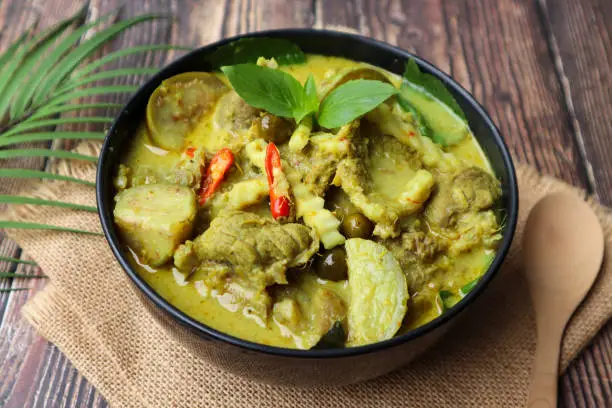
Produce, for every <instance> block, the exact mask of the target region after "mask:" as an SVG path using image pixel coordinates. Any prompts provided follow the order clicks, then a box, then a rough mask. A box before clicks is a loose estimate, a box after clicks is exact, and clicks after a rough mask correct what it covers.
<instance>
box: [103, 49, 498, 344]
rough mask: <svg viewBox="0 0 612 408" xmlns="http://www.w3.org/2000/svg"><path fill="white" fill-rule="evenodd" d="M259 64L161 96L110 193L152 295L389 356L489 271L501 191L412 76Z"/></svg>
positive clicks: (299, 339)
mask: <svg viewBox="0 0 612 408" xmlns="http://www.w3.org/2000/svg"><path fill="white" fill-rule="evenodd" d="M258 64H259V65H260V67H259V68H258V69H256V70H252V69H251V68H250V67H248V66H247V67H245V66H246V65H248V64H241V65H236V66H234V67H231V70H230V69H226V68H225V67H224V68H223V71H224V72H226V73H228V74H229V73H231V76H229V78H228V77H226V76H225V75H224V74H222V73H184V74H180V75H178V76H176V77H172V78H170V79H168V80H166V81H164V82H163V83H162V85H161V86H160V87H159V88H158V90H157V91H156V92H155V93H154V94H153V95H152V96H151V100H150V101H149V106H148V108H147V115H146V120H145V121H144V123H143V124H142V125H141V126H140V128H139V130H138V132H137V133H136V134H135V135H134V140H133V142H132V144H131V147H130V149H129V151H128V152H127V154H126V155H125V157H124V159H123V161H122V164H121V166H120V167H119V169H118V171H117V174H116V179H115V187H116V189H117V194H116V197H115V200H116V205H115V210H114V217H115V223H116V225H117V227H118V228H119V231H120V232H121V235H122V238H123V242H124V243H125V245H126V246H127V247H129V249H130V250H131V252H132V254H133V263H134V265H135V267H136V268H137V270H138V272H139V274H140V275H141V276H142V277H143V279H144V280H146V281H147V282H148V284H149V285H151V286H152V288H153V289H155V290H156V291H157V292H158V293H160V294H161V295H162V296H163V297H164V298H165V299H167V300H168V301H169V302H170V303H171V304H173V305H174V306H175V307H177V308H178V309H180V310H182V311H183V312H185V313H187V314H188V315H190V316H192V317H193V318H195V319H197V320H199V321H201V322H203V323H205V324H207V325H209V326H211V327H213V328H215V329H217V330H220V331H223V332H225V333H228V334H230V335H234V336H237V337H240V338H243V339H246V340H250V341H253V342H258V343H262V344H268V345H272V346H278V347H289V348H313V347H314V348H328V347H343V346H346V347H354V346H360V345H364V344H369V343H374V342H379V341H383V340H386V339H389V338H391V337H393V336H395V335H397V334H400V333H403V332H405V331H408V330H411V329H413V328H415V327H418V326H421V325H423V324H425V323H427V322H429V321H431V320H432V319H434V318H436V317H437V316H439V315H440V314H441V313H444V311H445V310H447V309H448V308H449V307H452V306H453V305H454V304H455V303H457V302H458V301H459V300H460V299H461V298H462V297H463V296H465V294H466V293H467V292H468V291H469V290H470V289H471V288H472V287H473V286H474V285H475V282H477V281H478V279H479V278H480V277H481V276H482V274H483V273H484V272H485V271H486V270H487V268H488V267H489V264H490V262H491V260H492V258H493V256H494V254H495V251H496V247H497V243H498V241H499V239H500V237H501V235H500V230H501V227H500V220H499V219H498V217H497V214H496V212H495V205H496V202H497V201H498V199H499V197H500V195H501V186H500V183H499V181H498V180H497V179H496V178H495V177H494V175H493V173H492V171H491V168H490V166H489V163H488V161H487V159H486V157H485V156H484V155H483V153H482V151H481V149H480V147H479V145H478V143H477V142H476V139H475V138H474V136H473V135H472V133H471V131H470V130H469V126H468V125H467V122H466V121H465V119H464V118H463V117H462V114H461V112H459V113H457V112H456V111H455V110H456V109H457V106H455V105H453V104H451V105H453V106H450V107H449V106H447V105H446V104H445V103H443V101H448V97H449V96H448V95H447V94H445V95H436V94H435V92H434V91H431V90H428V89H427V83H428V82H427V81H431V79H427V78H425V79H423V78H420V77H419V75H420V72H419V71H418V67H417V68H416V71H415V67H416V65H414V66H412V67H410V69H408V70H407V74H406V75H407V76H406V77H405V78H401V77H398V76H396V75H394V74H391V73H389V72H386V71H384V70H382V69H379V68H376V67H372V66H370V65H367V64H363V63H358V62H355V61H349V60H346V59H342V58H335V57H324V56H318V55H310V56H308V57H307V60H306V62H305V63H300V64H294V65H284V66H278V64H277V63H276V61H275V60H267V59H264V58H260V59H259V61H258ZM243 68H244V69H245V71H244V72H255V73H256V75H260V74H261V77H257V78H243V77H241V76H240V75H242V74H241V73H242V71H241V70H242V69H243ZM278 73H283V74H282V75H281V76H279V75H277V74H278ZM289 77H290V78H291V79H290V80H289V79H288V78H289ZM279 78H280V79H282V81H281V82H282V84H280V85H279V84H277V82H274V81H276V80H278V79H279ZM251 79H252V80H251ZM266 81H269V82H266ZM354 81H364V82H359V84H364V85H367V86H364V87H363V90H361V91H359V92H362V94H351V93H352V92H355V89H356V88H359V87H355V86H352V87H349V86H347V85H349V84H355V82H354ZM409 81H412V82H409ZM249 82H252V84H249ZM256 86H267V87H268V88H269V89H268V94H269V95H263V96H262V94H261V92H258V88H256ZM250 87H252V89H251V88H250ZM279 87H280V88H279ZM283 87H286V88H283ZM400 90H401V91H400ZM430 91H431V92H430ZM275 92H278V93H279V95H281V94H282V95H284V97H283V98H284V99H283V98H281V101H280V102H279V100H278V99H274V97H275ZM283 92H284V94H283ZM364 92H371V93H377V95H378V96H376V97H374V96H373V94H372V95H370V94H365V93H364ZM438 92H439V90H438ZM346 95H348V96H352V97H353V98H352V99H351V98H348V99H347V100H346V101H345V102H344V103H342V104H338V103H337V100H338V99H341V98H343V97H346ZM326 98H330V99H329V101H331V100H332V99H333V103H332V102H329V103H326V102H325V101H326ZM360 98H361V99H360ZM451 98H452V97H451ZM355 101H357V102H355ZM255 106H256V107H255ZM351 112H352V113H351ZM322 117H325V119H323V120H321V118H322ZM338 122H342V124H340V125H339V126H338V127H337V128H333V129H329V128H325V127H324V124H325V123H334V124H338Z"/></svg>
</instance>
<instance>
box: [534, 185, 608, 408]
mask: <svg viewBox="0 0 612 408" xmlns="http://www.w3.org/2000/svg"><path fill="white" fill-rule="evenodd" d="M523 253H524V266H525V275H526V277H527V282H528V285H529V292H530V293H531V299H532V302H533V307H534V309H535V315H536V324H537V336H538V339H537V346H536V356H535V362H534V366H533V370H532V374H531V377H532V382H531V389H530V392H529V399H528V403H527V406H528V407H530V408H536V407H538V408H540V407H541V408H544V407H551V408H556V407H557V383H558V380H559V351H560V347H561V338H562V337H563V331H564V330H565V326H566V324H567V322H568V320H569V319H570V317H571V316H572V314H573V313H574V311H575V310H576V308H577V307H578V305H579V304H580V302H581V301H582V300H583V299H584V297H585V296H586V294H587V292H588V291H589V289H590V287H591V286H592V285H593V282H594V281H595V278H596V277H597V274H598V273H599V269H600V267H601V262H602V259H603V253H604V236H603V231H602V229H601V225H600V224H599V220H598V219H597V216H596V215H595V213H594V212H593V210H592V209H591V208H590V207H589V206H588V205H587V204H586V203H585V202H584V200H582V199H581V198H580V197H578V196H576V195H574V194H569V193H555V194H551V195H549V196H547V197H545V198H543V199H542V200H541V201H540V202H538V203H537V204H536V205H535V207H533V209H532V210H531V213H530V214H529V217H528V218H527V224H526V226H525V233H524V236H523Z"/></svg>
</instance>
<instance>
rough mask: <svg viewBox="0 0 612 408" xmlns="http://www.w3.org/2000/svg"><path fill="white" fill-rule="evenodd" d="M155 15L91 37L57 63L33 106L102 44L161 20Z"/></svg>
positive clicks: (118, 24)
mask: <svg viewBox="0 0 612 408" xmlns="http://www.w3.org/2000/svg"><path fill="white" fill-rule="evenodd" d="M161 17H162V16H160V15H156V14H147V15H143V16H139V17H134V18H130V19H127V20H124V21H120V22H118V23H115V24H113V25H112V26H110V27H109V28H107V29H105V30H102V31H100V32H99V33H96V34H95V35H93V36H92V37H91V38H90V39H88V40H86V41H84V42H83V43H82V44H80V45H79V46H77V47H76V48H74V49H73V50H72V51H70V52H69V53H68V54H67V55H66V56H64V57H63V58H62V59H61V61H59V62H58V63H57V64H56V65H55V66H54V67H53V68H52V69H51V71H50V72H49V74H48V75H47V76H46V77H45V80H44V81H43V82H42V83H41V84H40V87H39V92H38V94H37V95H35V96H34V99H33V104H34V106H36V105H38V104H40V103H41V102H42V101H43V98H45V97H46V96H47V95H48V94H49V93H50V92H51V91H53V89H55V87H56V86H57V85H59V84H60V83H61V82H62V81H63V80H64V79H65V78H66V77H67V76H68V75H69V74H70V72H72V71H73V70H74V69H75V68H76V67H77V66H78V65H79V64H80V63H81V62H82V61H83V59H84V58H86V57H88V56H89V55H90V54H91V53H92V52H94V51H95V50H96V49H98V48H99V47H100V46H101V45H102V44H104V43H105V42H107V41H108V40H110V39H111V38H113V37H114V36H116V35H117V34H119V33H120V32H122V31H124V30H125V29H127V28H129V27H131V26H133V25H135V24H138V23H142V22H145V21H148V20H153V19H156V18H161Z"/></svg>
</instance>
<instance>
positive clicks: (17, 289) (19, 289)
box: [0, 288, 30, 293]
mask: <svg viewBox="0 0 612 408" xmlns="http://www.w3.org/2000/svg"><path fill="white" fill-rule="evenodd" d="M23 290H30V288H0V293H7V292H20V291H23Z"/></svg>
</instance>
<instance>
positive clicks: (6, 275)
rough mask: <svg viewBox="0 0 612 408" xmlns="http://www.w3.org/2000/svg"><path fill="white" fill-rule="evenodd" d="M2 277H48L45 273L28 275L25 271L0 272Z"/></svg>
mask: <svg viewBox="0 0 612 408" xmlns="http://www.w3.org/2000/svg"><path fill="white" fill-rule="evenodd" d="M2 278H25V279H36V278H38V279H40V278H46V276H45V275H28V274H25V273H12V272H0V279H2Z"/></svg>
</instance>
